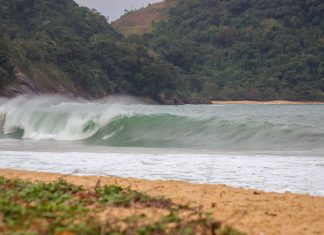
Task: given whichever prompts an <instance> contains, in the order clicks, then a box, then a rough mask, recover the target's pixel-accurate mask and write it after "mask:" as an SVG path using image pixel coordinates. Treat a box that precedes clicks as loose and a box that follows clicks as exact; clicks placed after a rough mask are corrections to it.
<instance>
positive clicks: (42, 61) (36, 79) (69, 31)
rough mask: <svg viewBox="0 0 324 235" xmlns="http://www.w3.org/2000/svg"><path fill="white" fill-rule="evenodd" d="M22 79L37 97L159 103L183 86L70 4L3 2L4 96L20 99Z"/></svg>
mask: <svg viewBox="0 0 324 235" xmlns="http://www.w3.org/2000/svg"><path fill="white" fill-rule="evenodd" d="M21 73H23V74H24V75H27V76H28V77H29V78H30V79H31V81H32V84H33V86H34V88H35V89H36V90H37V91H39V92H53V93H68V94H73V95H81V96H88V97H102V96H106V95H109V94H116V93H122V94H124V93H127V94H133V95H145V96H146V95H148V96H151V97H153V98H156V96H157V95H160V94H166V95H172V93H173V91H174V89H175V88H176V87H177V84H178V83H179V82H178V80H179V77H178V75H177V71H176V70H175V68H174V67H173V66H171V65H168V64H166V63H164V62H163V61H162V60H160V59H157V58H155V59H154V58H153V57H151V56H149V53H148V51H147V50H146V49H145V48H144V47H142V46H139V45H135V44H132V43H129V42H127V41H125V40H124V38H123V36H122V35H120V34H119V33H117V32H116V31H115V30H114V29H113V28H112V27H111V26H110V25H109V24H108V23H107V21H106V19H105V17H103V16H101V15H100V14H99V13H97V12H96V11H93V10H89V9H88V8H85V7H79V6H78V5H77V4H76V3H75V2H74V1H72V0H10V1H8V0H0V92H2V93H3V94H5V95H15V94H14V93H15V92H18V93H19V92H20V91H19V89H18V88H17V86H16V87H15V85H17V84H18V83H19V82H21V81H17V76H15V74H21ZM28 77H27V78H28ZM23 78H25V76H23ZM29 78H28V79H29ZM12 87H14V88H12Z"/></svg>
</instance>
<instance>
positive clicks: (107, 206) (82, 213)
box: [0, 177, 241, 235]
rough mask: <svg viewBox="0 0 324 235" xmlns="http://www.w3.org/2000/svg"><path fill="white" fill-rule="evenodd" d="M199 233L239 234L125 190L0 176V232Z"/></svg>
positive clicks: (205, 217)
mask: <svg viewBox="0 0 324 235" xmlns="http://www.w3.org/2000/svg"><path fill="white" fill-rule="evenodd" d="M148 210H149V211H151V212H150V213H148V212H147V211H148ZM116 212H117V213H116ZM125 212H126V214H125ZM102 214H104V215H105V216H103V218H102V216H100V215H102ZM199 232H203V233H202V234H218V235H241V233H239V232H238V231H236V230H234V229H231V228H229V227H225V228H221V224H220V223H218V222H216V221H214V220H213V219H212V218H211V217H210V216H209V215H207V214H204V213H201V212H200V211H199V210H197V209H194V208H189V207H187V206H179V205H175V204H173V203H172V202H171V201H170V200H167V199H164V198H152V197H149V196H148V195H145V194H143V193H139V192H136V191H133V190H131V189H128V188H127V189H123V188H121V187H118V186H114V185H110V186H108V185H105V186H103V187H100V186H99V185H98V186H96V187H94V188H91V189H90V188H88V189H86V188H83V187H80V186H74V185H71V184H68V183H66V182H65V181H63V180H58V181H56V182H54V183H31V182H26V181H21V180H7V179H5V178H1V177H0V233H4V234H8V235H9V234H20V235H23V234H26V235H27V234H28V235H32V234H47V235H48V234H61V235H63V234H65V235H73V234H114V235H117V234H141V235H145V234H159V235H160V234H188V235H189V234H197V233H199Z"/></svg>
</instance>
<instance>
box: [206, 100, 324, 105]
mask: <svg viewBox="0 0 324 235" xmlns="http://www.w3.org/2000/svg"><path fill="white" fill-rule="evenodd" d="M212 104H274V105H297V104H324V102H316V101H288V100H273V101H253V100H240V101H217V100H214V101H212Z"/></svg>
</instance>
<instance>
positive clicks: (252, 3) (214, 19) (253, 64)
mask: <svg viewBox="0 0 324 235" xmlns="http://www.w3.org/2000/svg"><path fill="white" fill-rule="evenodd" d="M162 5H163V3H162ZM150 11H152V10H151V9H150V8H147V9H142V10H140V11H137V12H134V13H130V14H129V15H127V16H125V17H122V19H121V22H123V24H124V25H126V26H128V28H127V30H126V31H127V32H137V31H138V28H139V27H140V26H141V25H144V24H146V25H150V24H151V21H152V20H151V19H150V18H146V17H145V14H147V12H150ZM163 12H164V15H163V17H161V18H158V17H157V19H161V20H160V21H159V22H157V20H154V21H155V24H154V26H153V28H152V29H151V30H148V29H149V27H148V26H146V27H145V30H143V31H142V32H148V31H149V33H146V34H145V35H144V37H143V38H142V41H141V43H142V45H145V46H146V47H149V48H150V50H151V51H154V53H156V54H157V55H159V56H160V58H162V59H164V60H165V61H167V62H169V63H171V64H173V65H174V66H176V67H177V68H179V69H180V70H181V71H182V75H183V78H184V82H183V83H182V86H181V89H179V90H178V94H179V95H180V97H182V98H184V99H187V98H188V97H189V98H190V97H198V98H199V97H203V98H207V99H219V100H242V99H252V100H276V99H288V100H322V101H323V100H324V2H323V1H322V0H311V1H309V0H294V1H292V0H271V1H270V0H226V1H225V0H177V1H176V4H173V5H172V6H170V7H169V8H168V7H167V8H163ZM141 14H143V15H141ZM133 18H135V19H141V23H138V22H139V21H131V20H130V19H133ZM145 19H148V20H147V21H146V22H145ZM120 31H121V32H125V31H123V30H122V29H120Z"/></svg>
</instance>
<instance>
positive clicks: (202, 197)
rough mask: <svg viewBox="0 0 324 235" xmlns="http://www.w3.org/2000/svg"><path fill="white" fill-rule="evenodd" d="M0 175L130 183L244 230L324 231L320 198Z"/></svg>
mask: <svg viewBox="0 0 324 235" xmlns="http://www.w3.org/2000/svg"><path fill="white" fill-rule="evenodd" d="M0 176H3V177H6V178H8V179H14V178H19V179H23V180H27V179H29V180H32V181H43V182H52V181H55V180H57V179H59V178H63V179H65V180H66V181H67V182H69V183H72V184H75V185H83V186H85V187H93V186H94V185H95V184H96V182H97V180H98V179H99V178H100V179H101V182H102V184H114V185H119V186H121V187H130V188H132V189H134V190H137V191H140V192H144V193H147V194H148V195H151V196H165V197H166V198H170V199H171V200H173V201H174V202H175V203H180V204H183V203H184V204H190V205H191V206H195V207H201V208H202V210H204V211H206V212H211V213H212V215H213V216H214V217H215V218H216V219H217V220H220V221H222V222H224V223H225V224H227V225H230V226H233V227H234V228H236V229H239V230H240V231H242V232H246V233H247V234H252V235H254V234H255V235H260V234H264V235H271V234H324V213H323V212H324V197H318V196H309V195H299V194H293V193H267V192H263V191H259V190H250V189H239V188H233V187H229V186H226V185H209V184H208V185H207V184H205V185H204V184H192V183H186V182H182V181H164V180H156V181H151V180H141V179H134V178H126V179H124V178H117V177H96V176H71V175H62V174H55V173H41V172H31V171H20V170H11V169H0Z"/></svg>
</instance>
